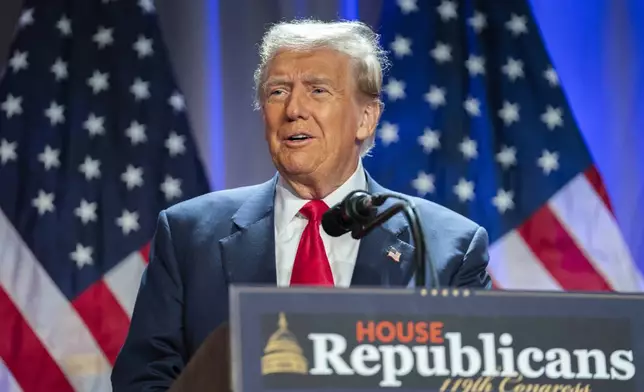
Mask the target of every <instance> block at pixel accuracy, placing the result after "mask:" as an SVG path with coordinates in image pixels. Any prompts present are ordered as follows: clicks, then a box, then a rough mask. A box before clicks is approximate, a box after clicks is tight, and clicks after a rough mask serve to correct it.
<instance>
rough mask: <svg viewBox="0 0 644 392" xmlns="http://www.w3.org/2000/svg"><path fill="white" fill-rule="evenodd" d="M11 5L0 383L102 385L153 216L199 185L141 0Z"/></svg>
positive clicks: (1, 114)
mask: <svg viewBox="0 0 644 392" xmlns="http://www.w3.org/2000/svg"><path fill="white" fill-rule="evenodd" d="M24 7H25V8H24V10H23V12H22V14H21V16H20V19H19V22H18V26H17V31H16V35H15V41H14V43H13V45H12V47H11V49H10V53H9V61H8V64H7V67H6V70H5V73H4V76H3V78H2V81H1V82H0V190H1V191H0V320H1V321H0V337H1V338H0V391H3V392H4V391H25V392H29V391H56V392H62V391H109V390H111V387H110V382H109V376H110V372H111V368H112V364H113V363H114V360H115V358H116V356H117V354H118V351H119V349H120V347H121V345H122V343H123V341H124V338H125V336H126V333H127V329H128V326H129V322H130V316H131V314H132V309H133V306H134V299H135V297H136V293H137V290H138V287H139V280H140V277H141V274H142V272H143V269H144V268H145V265H146V262H147V244H148V243H149V241H150V239H151V236H152V234H153V232H154V228H155V225H156V219H157V215H158V213H159V212H160V211H161V210H162V209H164V208H166V207H168V206H170V205H171V204H175V203H177V202H179V201H182V200H185V199H187V198H190V197H194V196H197V195H200V194H203V193H205V192H207V191H208V183H207V180H206V176H205V173H204V169H203V167H202V165H201V163H200V160H199V158H198V154H197V151H196V146H195V142H194V141H193V139H192V136H191V134H190V129H189V125H188V119H187V116H186V111H185V109H186V106H185V100H184V97H183V95H182V94H181V92H180V91H179V89H178V88H177V85H176V84H175V81H174V79H173V72H172V70H171V68H170V64H169V61H168V58H167V54H166V51H165V48H164V46H163V43H162V38H161V34H160V31H159V28H158V25H157V16H156V14H155V7H154V4H153V3H152V2H151V1H150V0H147V1H146V0H140V1H138V2H136V1H110V0H102V1H101V0H91V1H90V0H76V1H69V0H56V1H54V0H42V1H36V0H33V1H30V0H28V1H26V2H25V5H24Z"/></svg>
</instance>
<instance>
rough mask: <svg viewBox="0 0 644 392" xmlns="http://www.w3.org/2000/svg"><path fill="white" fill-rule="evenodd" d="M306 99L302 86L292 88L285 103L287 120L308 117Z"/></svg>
mask: <svg viewBox="0 0 644 392" xmlns="http://www.w3.org/2000/svg"><path fill="white" fill-rule="evenodd" d="M309 114H310V111H309V108H308V99H307V96H306V91H304V90H303V89H302V88H297V87H296V88H294V89H293V91H291V95H290V96H289V97H288V102H287V105H286V116H287V117H288V118H289V120H292V121H295V120H298V119H303V120H306V119H308V118H309Z"/></svg>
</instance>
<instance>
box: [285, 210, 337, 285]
mask: <svg viewBox="0 0 644 392" xmlns="http://www.w3.org/2000/svg"><path fill="white" fill-rule="evenodd" d="M328 209H329V206H327V205H326V203H324V202H323V201H322V200H311V201H310V202H308V203H306V205H304V207H302V209H301V210H300V213H301V214H302V215H304V216H305V217H306V218H307V219H308V220H309V222H308V224H307V225H306V227H305V228H304V232H303V233H302V238H300V245H299V247H298V248H297V254H296V255H295V263H294V264H293V273H292V274H291V285H292V286H293V285H315V286H333V273H332V272H331V266H330V265H329V259H328V258H327V257H326V251H325V249H324V243H323V242H322V237H320V223H321V222H322V214H324V212H325V211H326V210H328Z"/></svg>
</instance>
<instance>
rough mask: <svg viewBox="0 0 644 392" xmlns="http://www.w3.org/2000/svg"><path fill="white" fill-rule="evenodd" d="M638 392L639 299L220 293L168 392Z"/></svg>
mask: <svg viewBox="0 0 644 392" xmlns="http://www.w3.org/2000/svg"><path fill="white" fill-rule="evenodd" d="M387 389H395V390H397V391H421V390H422V391H441V392H442V391H449V392H452V391H453V392H478V391H481V392H492V391H495V392H496V391H499V392H501V391H503V392H506V391H507V392H510V391H511V392H555V391H556V392H590V391H593V392H594V391H607V392H622V391H624V392H626V391H633V392H641V391H644V295H641V294H616V293H570V292H568V293H563V292H561V293H560V292H523V291H493V290H492V291H489V290H467V289H439V290H409V289H390V288H382V289H380V288H374V289H337V288H335V289H323V288H320V289H316V288H275V287H231V291H230V323H229V324H226V325H224V326H222V327H220V328H218V329H217V330H215V331H214V332H213V333H212V334H211V335H210V336H209V337H208V339H206V341H205V342H204V344H203V345H202V347H201V348H200V349H199V351H198V352H197V353H196V354H195V356H194V357H193V358H192V360H191V361H190V363H189V364H188V366H187V367H186V369H184V372H183V373H182V374H181V376H180V378H179V379H178V380H177V381H176V382H175V384H174V386H173V387H172V389H171V391H173V392H174V391H230V390H232V391H235V392H247V391H252V392H262V391H273V392H276V391H291V392H296V391H372V390H387Z"/></svg>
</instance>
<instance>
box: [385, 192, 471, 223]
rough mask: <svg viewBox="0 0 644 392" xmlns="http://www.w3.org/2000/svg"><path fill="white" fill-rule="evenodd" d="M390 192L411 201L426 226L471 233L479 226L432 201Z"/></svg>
mask: <svg viewBox="0 0 644 392" xmlns="http://www.w3.org/2000/svg"><path fill="white" fill-rule="evenodd" d="M391 193H393V194H396V195H398V196H401V197H403V198H405V199H407V200H408V201H410V202H411V203H413V205H414V206H415V208H416V211H417V212H418V214H419V215H420V217H419V219H420V220H421V221H423V223H424V225H426V226H428V227H431V228H439V227H440V228H443V229H449V230H458V231H465V232H471V233H473V232H475V231H476V230H478V229H479V228H480V227H481V226H480V225H479V224H477V223H476V222H474V221H473V220H471V219H470V218H468V217H466V216H464V215H461V214H459V213H458V212H456V211H454V210H451V209H449V208H447V207H445V206H443V205H440V204H438V203H435V202H433V201H430V200H427V199H423V198H421V197H417V196H411V195H407V194H403V193H399V192H391Z"/></svg>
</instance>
